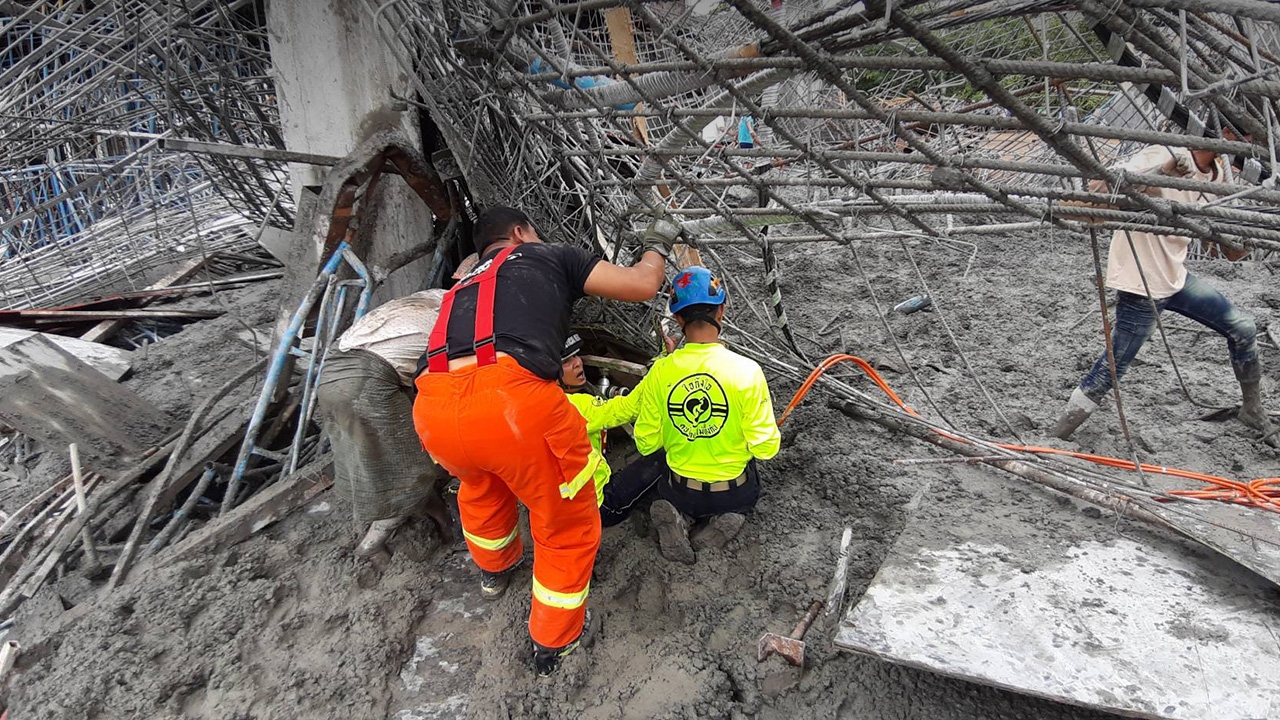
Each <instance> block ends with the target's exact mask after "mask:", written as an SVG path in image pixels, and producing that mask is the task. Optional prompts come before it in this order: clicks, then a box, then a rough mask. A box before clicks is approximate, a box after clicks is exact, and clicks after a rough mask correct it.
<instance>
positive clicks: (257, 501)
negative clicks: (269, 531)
mask: <svg viewBox="0 0 1280 720" xmlns="http://www.w3.org/2000/svg"><path fill="white" fill-rule="evenodd" d="M332 484H333V457H332V456H331V455H325V456H323V457H321V458H319V459H317V460H316V461H314V462H312V463H311V464H310V465H307V466H306V467H302V468H299V469H298V471H297V472H295V473H293V474H292V475H289V476H288V477H285V478H282V479H280V480H279V481H277V482H276V484H275V485H272V486H271V487H268V488H266V489H265V490H263V491H261V492H259V493H258V494H257V495H254V496H253V497H251V498H249V499H248V500H246V501H245V502H244V504H243V505H240V506H239V507H237V508H236V509H234V510H232V511H231V512H229V513H227V514H226V515H224V516H222V517H220V518H218V519H216V520H213V521H211V522H210V523H209V524H207V525H205V526H204V527H202V528H200V529H199V530H197V531H195V532H194V533H192V534H191V535H190V536H188V537H187V538H186V539H185V540H183V541H182V542H180V543H178V544H177V545H175V546H173V547H172V548H171V549H169V550H167V551H165V552H163V553H161V554H160V555H158V556H157V561H158V563H159V564H160V565H167V564H169V563H172V562H177V561H180V560H189V559H191V558H193V557H195V556H197V555H204V554H208V553H215V552H219V551H221V550H226V549H227V548H229V547H231V546H232V545H235V544H236V543H238V542H240V541H242V540H244V539H246V538H248V537H250V536H251V535H253V534H254V533H256V532H258V531H259V530H262V529H263V528H265V527H267V526H268V525H271V524H272V523H274V522H276V521H278V520H280V519H281V518H283V517H284V516H286V515H288V514H289V513H291V512H293V511H294V510H295V509H296V508H298V507H299V506H301V505H303V504H305V503H307V502H308V501H310V500H311V499H312V498H314V497H315V496H316V495H319V494H320V493H322V492H324V491H325V490H327V489H328V488H329V486H330V485H332Z"/></svg>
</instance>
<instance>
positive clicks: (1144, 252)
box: [1107, 145, 1223, 300]
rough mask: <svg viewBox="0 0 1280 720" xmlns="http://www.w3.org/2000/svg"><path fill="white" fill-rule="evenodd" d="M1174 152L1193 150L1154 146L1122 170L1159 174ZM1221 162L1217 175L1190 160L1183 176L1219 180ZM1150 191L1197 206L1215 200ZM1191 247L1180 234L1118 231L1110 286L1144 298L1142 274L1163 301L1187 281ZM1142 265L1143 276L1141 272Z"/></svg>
mask: <svg viewBox="0 0 1280 720" xmlns="http://www.w3.org/2000/svg"><path fill="white" fill-rule="evenodd" d="M1174 153H1178V154H1183V153H1187V154H1189V153H1190V151H1189V150H1187V149H1186V148H1166V147H1162V146H1159V145H1152V146H1148V147H1146V148H1144V149H1143V150H1142V151H1140V152H1139V153H1138V154H1136V155H1134V156H1133V157H1131V158H1129V159H1128V160H1126V161H1125V162H1124V163H1122V164H1121V165H1120V167H1121V168H1122V169H1124V170H1127V171H1129V172H1137V173H1145V174H1159V173H1160V168H1161V167H1163V166H1164V164H1165V163H1167V162H1168V161H1169V159H1170V158H1171V157H1173V154H1174ZM1222 162H1223V161H1222V158H1218V159H1217V164H1218V167H1217V168H1215V171H1214V172H1208V173H1202V172H1200V171H1199V170H1198V169H1194V168H1195V167H1196V166H1195V163H1194V162H1192V161H1191V160H1190V158H1188V166H1189V167H1191V168H1193V170H1192V171H1191V173H1190V174H1189V175H1185V176H1183V177H1186V178H1187V179H1189V180H1200V181H1202V182H1212V181H1215V180H1219V179H1220V178H1221V177H1222ZM1151 189H1152V190H1154V191H1156V192H1158V193H1159V194H1158V197H1161V198H1164V199H1165V200H1172V201H1175V202H1182V203H1191V204H1195V203H1206V202H1209V201H1210V200H1213V199H1214V197H1213V196H1210V195H1206V194H1204V193H1200V192H1193V191H1190V190H1174V189H1172V188H1151ZM1130 238H1132V239H1133V247H1132V249H1131V248H1130V247H1129V239H1130ZM1190 245H1191V239H1190V238H1185V237H1181V236H1179V235H1158V234H1156V233H1145V232H1135V231H1133V230H1116V231H1115V232H1114V233H1112V235H1111V249H1110V250H1109V251H1108V253H1107V287H1109V288H1111V289H1113V290H1123V291H1124V292H1128V293H1133V294H1135V295H1143V296H1145V295H1146V294H1147V289H1146V288H1144V287H1143V283H1142V273H1145V275H1146V278H1147V285H1148V286H1150V289H1151V297H1152V298H1154V299H1156V300H1160V299H1163V298H1167V297H1169V296H1171V295H1173V294H1174V293H1176V292H1178V291H1179V290H1181V289H1182V286H1183V285H1184V284H1186V282H1187V265H1186V261H1187V248H1188V247H1189V246H1190ZM1134 251H1136V258H1135V252H1134ZM1139 265H1141V267H1142V273H1139V271H1138V267H1139Z"/></svg>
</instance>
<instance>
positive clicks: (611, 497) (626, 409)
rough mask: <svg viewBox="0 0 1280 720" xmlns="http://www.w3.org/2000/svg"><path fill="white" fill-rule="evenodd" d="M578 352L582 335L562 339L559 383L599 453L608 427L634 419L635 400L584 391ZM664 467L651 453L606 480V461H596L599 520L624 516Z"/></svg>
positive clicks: (606, 523) (608, 524) (605, 521)
mask: <svg viewBox="0 0 1280 720" xmlns="http://www.w3.org/2000/svg"><path fill="white" fill-rule="evenodd" d="M581 352H582V338H581V337H580V336H579V335H578V334H577V333H572V334H570V335H569V337H568V339H566V340H565V342H564V354H563V355H562V357H561V365H560V385H561V387H563V388H564V391H565V393H566V394H567V396H568V399H569V403H570V404H571V405H573V406H574V407H575V408H577V409H578V412H579V413H581V414H582V417H583V418H585V419H586V421H587V439H588V440H590V441H591V446H592V447H594V448H595V450H596V452H598V453H600V454H601V456H603V455H604V450H605V447H604V443H605V439H606V433H607V432H608V430H609V429H610V428H615V427H621V426H623V425H626V424H627V423H630V422H632V421H634V420H635V419H636V409H635V401H634V398H633V397H632V396H630V395H622V396H621V397H614V398H609V399H608V400H606V399H604V398H601V397H597V396H596V395H592V394H591V393H589V392H585V388H586V387H587V376H586V374H585V373H584V372H583V367H582V358H581V357H579V353H581ZM665 469H666V464H665V463H664V462H663V460H662V457H661V455H654V456H651V457H646V458H643V459H641V460H638V461H636V462H634V463H632V464H631V465H628V466H627V469H626V471H625V472H624V473H623V474H621V475H620V476H619V479H618V480H616V481H614V482H610V480H611V476H612V470H611V469H610V468H609V463H608V462H607V461H605V462H601V463H599V464H598V465H596V470H595V474H594V475H593V476H592V480H594V482H595V486H596V502H597V504H599V506H600V524H601V525H602V526H604V527H613V526H614V525H617V524H618V523H620V522H622V521H623V520H626V519H627V516H628V515H630V513H631V509H632V508H633V507H634V506H635V505H636V503H637V502H639V501H640V499H641V498H643V497H644V496H645V495H647V494H648V493H649V491H650V490H652V489H653V487H654V486H655V485H657V484H658V479H659V478H660V476H661V471H663V470H665Z"/></svg>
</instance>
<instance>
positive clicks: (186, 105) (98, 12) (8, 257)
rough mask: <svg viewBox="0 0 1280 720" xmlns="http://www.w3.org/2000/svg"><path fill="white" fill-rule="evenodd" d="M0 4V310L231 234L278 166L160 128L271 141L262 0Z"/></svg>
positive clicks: (284, 210)
mask: <svg viewBox="0 0 1280 720" xmlns="http://www.w3.org/2000/svg"><path fill="white" fill-rule="evenodd" d="M4 12H7V13H9V15H8V16H7V17H6V16H3V15H0V38H3V47H4V50H3V53H2V54H0V136H3V137H4V140H5V142H4V143H0V167H3V168H4V169H3V170H2V171H0V307H12V306H25V305H48V304H56V303H58V302H61V301H65V300H68V299H70V298H73V297H76V296H78V295H83V294H85V293H88V292H91V291H94V290H96V289H99V288H102V287H106V286H110V285H113V284H117V283H124V284H125V285H126V286H127V285H136V284H137V283H138V282H141V281H142V280H143V279H145V275H146V272H147V269H148V268H149V267H150V266H152V265H155V264H158V263H163V262H165V261H166V260H172V259H173V257H175V256H177V255H181V254H183V253H186V252H195V251H196V250H197V249H199V248H201V247H203V248H204V249H205V251H208V250H210V249H216V248H217V247H228V246H245V245H247V244H249V243H251V242H252V241H253V236H254V233H255V228H254V225H255V224H256V223H259V222H261V221H263V220H266V219H267V218H268V216H270V220H271V221H272V222H273V223H275V224H277V225H281V226H288V225H290V224H291V223H292V221H293V218H292V210H291V208H290V207H289V203H288V202H283V203H282V202H277V200H278V199H279V198H280V195H281V193H280V189H281V188H282V187H284V185H285V183H286V182H287V174H286V173H285V172H284V168H283V167H282V166H280V165H279V164H270V163H263V162H259V161H242V160H231V159H223V158H217V159H209V158H196V157H193V156H190V155H186V154H178V153H166V152H162V150H161V141H162V139H163V138H166V137H182V138H195V139H201V140H216V141H222V142H229V143H235V144H243V145H260V146H267V147H282V146H283V142H282V139H281V136H280V133H279V129H278V125H279V122H278V112H277V109H276V99H275V93H274V86H273V83H272V81H271V74H270V67H271V65H270V54H269V47H268V43H267V38H266V32H265V16H264V13H263V11H262V6H261V4H259V3H252V2H236V3H226V2H194V3H166V2H153V3H149V2H140V1H136V0H135V1H131V2H120V3H65V4H62V3H55V4H50V3H7V4H6V5H5V6H4Z"/></svg>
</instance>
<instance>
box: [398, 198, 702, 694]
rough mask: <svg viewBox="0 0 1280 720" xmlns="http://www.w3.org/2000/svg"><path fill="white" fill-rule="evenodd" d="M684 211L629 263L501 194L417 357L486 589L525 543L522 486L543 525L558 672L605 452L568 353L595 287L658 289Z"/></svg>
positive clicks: (547, 627) (546, 632) (541, 552)
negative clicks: (577, 307)
mask: <svg viewBox="0 0 1280 720" xmlns="http://www.w3.org/2000/svg"><path fill="white" fill-rule="evenodd" d="M678 233H679V225H677V224H676V223H674V222H673V221H671V220H669V219H665V218H660V219H658V220H655V221H654V222H653V223H652V224H651V225H650V226H649V229H648V230H647V231H646V233H645V234H644V236H643V242H644V245H645V252H644V254H643V256H642V257H641V258H640V260H639V261H638V262H637V263H636V264H635V265H634V266H632V267H619V266H617V265H613V264H611V263H608V262H604V261H603V260H601V259H600V258H598V257H596V256H594V255H592V254H591V253H589V252H587V251H586V250H582V249H579V248H575V247H571V246H567V245H549V244H545V243H544V242H543V241H542V238H540V237H539V236H538V232H537V230H535V229H534V226H533V223H532V221H530V219H529V217H528V216H527V215H525V214H524V213H523V212H521V211H520V210H517V209H515V208H510V207H503V206H497V207H492V208H489V209H487V210H485V211H484V212H482V213H481V214H480V217H479V218H478V219H477V221H476V225H475V230H474V238H473V239H474V243H475V249H476V252H477V253H479V255H480V262H479V264H477V265H476V267H475V268H474V269H473V270H472V271H471V272H470V273H469V274H467V275H466V276H465V277H463V278H462V279H461V280H460V281H458V283H457V285H455V286H454V287H453V289H451V290H450V291H449V292H448V293H447V294H446V295H445V297H444V300H443V302H442V303H441V308H440V317H439V319H438V320H437V321H436V324H435V327H434V329H433V330H432V332H431V336H430V339H429V342H428V343H427V351H426V353H425V354H424V355H423V357H422V359H421V360H420V361H419V363H418V368H419V374H418V379H417V385H418V398H417V401H416V402H415V403H414V408H413V420H414V425H415V426H416V427H417V430H418V435H419V437H420V438H421V440H422V446H423V447H424V448H426V450H427V452H428V453H430V454H431V457H432V458H434V459H435V460H436V462H438V463H440V465H442V466H443V467H444V468H445V469H447V470H448V471H449V472H450V473H452V474H453V475H454V476H456V477H457V478H458V479H459V481H460V482H461V486H460V488H459V490H458V509H459V514H460V516H461V519H462V531H463V536H464V537H465V538H466V541H467V547H468V549H469V550H470V551H471V557H472V559H473V560H474V561H475V563H476V565H478V566H479V568H480V570H481V581H480V587H481V592H482V593H483V594H484V595H485V596H487V597H497V596H499V595H501V594H502V593H503V592H505V590H506V587H507V585H508V583H509V582H510V573H511V571H512V570H513V569H514V568H515V567H516V566H517V565H518V564H519V563H520V561H521V558H522V556H523V553H524V547H523V544H522V542H521V540H520V535H519V532H518V530H517V528H516V519H517V507H516V506H517V500H519V501H520V502H522V503H524V505H525V506H526V507H527V508H528V510H529V529H530V531H531V533H532V535H533V543H534V555H533V607H532V610H531V612H530V615H529V634H530V636H531V637H532V639H533V649H534V652H533V658H534V665H535V667H536V669H537V672H538V674H539V675H542V676H545V675H550V674H552V673H553V672H555V671H556V670H557V669H558V668H559V667H560V662H561V659H562V658H563V657H564V656H565V655H567V654H568V653H570V652H572V651H573V649H574V648H576V647H577V646H578V644H579V640H580V639H581V638H582V635H583V631H584V629H585V628H586V627H587V621H588V620H589V616H588V615H587V612H586V601H587V594H588V591H589V585H590V580H591V569H592V566H593V564H594V562H595V555H596V550H597V548H598V547H599V543H600V514H599V512H598V511H597V507H596V493H595V488H594V484H593V476H594V474H595V471H596V466H597V464H598V463H599V462H600V455H599V453H597V452H596V451H595V450H594V449H593V448H592V447H591V443H590V442H589V441H588V440H587V433H586V423H585V422H584V421H583V419H582V415H580V414H579V413H578V411H577V410H575V409H574V407H573V405H572V404H571V403H570V402H569V401H568V400H567V399H566V398H565V394H564V392H562V391H561V390H560V388H559V387H558V385H557V381H558V380H559V379H560V364H561V363H560V356H561V350H562V349H563V347H564V340H565V337H566V336H567V335H568V334H569V315H570V311H571V309H572V307H573V303H574V302H575V301H577V300H578V299H580V298H582V297H583V296H584V295H595V296H598V297H604V298H610V299H614V300H623V301H629V302H641V301H645V300H649V299H651V298H653V296H654V295H656V294H657V292H658V289H659V288H660V287H661V285H662V282H663V279H664V265H663V263H664V258H665V257H666V255H667V254H668V253H669V252H670V250H671V246H672V242H673V240H674V239H675V237H676V235H677V234H678Z"/></svg>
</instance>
